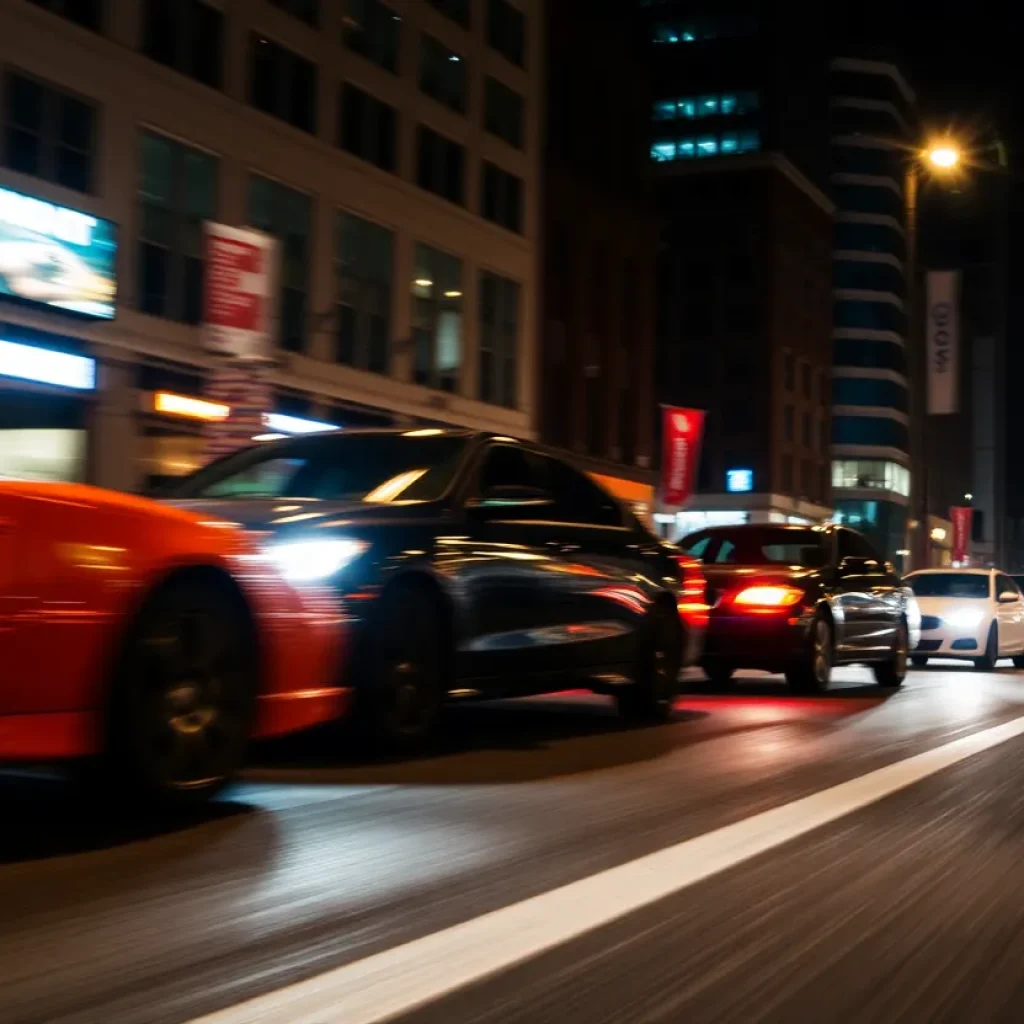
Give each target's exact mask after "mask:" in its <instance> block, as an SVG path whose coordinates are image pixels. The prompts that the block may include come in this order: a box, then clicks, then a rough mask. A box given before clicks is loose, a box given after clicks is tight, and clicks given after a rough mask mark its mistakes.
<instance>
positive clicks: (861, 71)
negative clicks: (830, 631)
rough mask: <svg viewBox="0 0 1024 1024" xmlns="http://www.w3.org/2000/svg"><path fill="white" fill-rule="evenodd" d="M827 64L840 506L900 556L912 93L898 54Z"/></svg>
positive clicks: (908, 366) (908, 435) (905, 539)
mask: <svg viewBox="0 0 1024 1024" xmlns="http://www.w3.org/2000/svg"><path fill="white" fill-rule="evenodd" d="M830 71H831V74H830V79H829V93H830V98H831V134H832V172H831V196H832V199H833V200H834V202H835V204H836V223H835V240H834V252H833V286H834V291H833V295H834V326H833V330H832V338H833V344H834V363H833V368H832V403H833V407H832V416H833V419H832V487H833V496H834V500H835V511H836V518H837V519H838V520H839V521H841V522H845V523H847V524H849V525H851V526H854V527H856V528H858V529H860V530H862V531H864V532H865V533H866V534H868V535H869V536H870V537H871V538H872V539H873V540H874V541H875V543H876V545H877V546H878V547H879V548H880V549H881V550H882V551H884V552H886V554H887V555H888V556H889V557H891V558H895V557H896V553H897V552H899V551H904V550H906V549H907V547H908V544H909V533H908V524H909V522H910V521H911V519H912V516H911V515H910V514H909V509H910V501H911V457H912V453H913V448H912V431H911V411H912V410H911V397H910V396H911V383H912V377H913V376H914V373H913V366H912V359H911V357H910V355H909V354H908V353H909V351H910V340H909V334H908V316H909V313H910V309H909V296H910V291H909V289H908V274H909V273H911V272H912V271H910V270H909V269H908V259H912V257H913V252H912V251H911V248H912V247H913V245H914V240H913V238H910V237H908V234H909V232H910V230H911V227H912V225H910V224H908V202H909V200H910V199H911V198H913V197H912V196H908V173H915V171H914V169H913V166H912V165H913V162H914V160H915V159H916V153H915V151H914V150H913V148H912V147H913V146H914V144H915V142H916V139H917V134H918V132H917V128H916V122H917V113H916V101H915V97H914V93H913V92H912V91H911V89H910V87H909V86H908V84H907V82H906V80H905V79H904V77H903V75H902V73H901V71H900V69H899V68H898V67H897V66H896V65H895V64H891V63H886V62H883V61H875V60H864V59H860V58H853V57H837V58H835V59H833V60H832V62H831V68H830ZM911 187H912V183H911Z"/></svg>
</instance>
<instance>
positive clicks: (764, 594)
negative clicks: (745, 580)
mask: <svg viewBox="0 0 1024 1024" xmlns="http://www.w3.org/2000/svg"><path fill="white" fill-rule="evenodd" d="M803 597H804V592H803V591H802V590H801V589H800V588H799V587H791V586H788V585H787V584H774V583H755V584H753V585H752V586H749V587H744V588H743V589H742V590H741V591H739V592H738V593H737V594H736V595H735V596H734V597H733V599H732V603H733V604H734V605H735V606H736V607H737V608H738V609H739V610H741V611H749V612H775V611H783V610H785V609H787V608H792V607H793V605H795V604H799V603H800V601H802V600H803Z"/></svg>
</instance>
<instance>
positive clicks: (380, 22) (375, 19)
mask: <svg viewBox="0 0 1024 1024" xmlns="http://www.w3.org/2000/svg"><path fill="white" fill-rule="evenodd" d="M401 29H402V19H401V17H400V16H399V15H398V14H397V13H396V12H395V11H394V10H392V9H391V8H390V7H388V5H387V4H382V3H381V2H380V0H347V2H346V5H345V32H344V35H345V45H346V46H347V47H348V48H349V49H350V50H351V51H352V52H353V53H358V54H359V55H360V56H361V57H365V58H366V59H367V60H372V61H373V63H374V64H379V65H380V66H381V67H382V68H385V69H386V70H387V71H397V70H398V45H399V36H400V33H401Z"/></svg>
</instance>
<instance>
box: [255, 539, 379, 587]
mask: <svg viewBox="0 0 1024 1024" xmlns="http://www.w3.org/2000/svg"><path fill="white" fill-rule="evenodd" d="M367 546H368V545H366V544H365V543H364V542H363V541H361V540H352V539H351V538H349V539H337V540H296V541H288V542H286V543H284V544H271V545H270V546H269V547H268V548H267V554H268V555H270V557H271V558H272V559H273V560H274V562H275V563H276V564H277V567H278V568H279V569H280V570H281V573H282V575H283V576H284V578H285V579H288V580H323V579H326V578H327V577H328V576H333V575H334V574H335V573H336V572H340V571H341V570H342V569H344V568H345V566H346V565H348V564H349V562H351V561H353V560H354V559H356V558H358V557H359V556H360V555H361V554H362V553H363V552H364V551H365V550H366V548H367Z"/></svg>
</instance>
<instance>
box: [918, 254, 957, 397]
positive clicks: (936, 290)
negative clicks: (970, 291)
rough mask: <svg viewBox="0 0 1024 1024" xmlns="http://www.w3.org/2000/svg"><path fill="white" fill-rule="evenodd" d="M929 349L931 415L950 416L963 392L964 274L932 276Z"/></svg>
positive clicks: (947, 272) (946, 272)
mask: <svg viewBox="0 0 1024 1024" xmlns="http://www.w3.org/2000/svg"><path fill="white" fill-rule="evenodd" d="M927 301H928V306H927V313H926V317H927V320H926V332H927V333H926V336H925V347H926V351H927V354H928V413H929V415H932V416H946V415H949V414H950V413H954V412H956V411H957V408H958V405H959V403H958V398H959V393H960V309H959V303H960V273H959V271H956V270H933V271H929V273H928V295H927Z"/></svg>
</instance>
